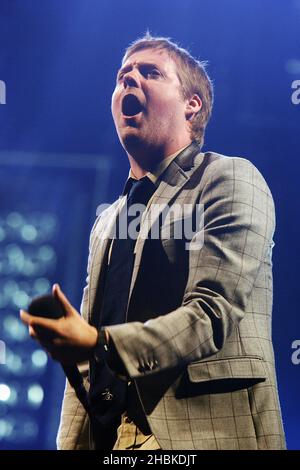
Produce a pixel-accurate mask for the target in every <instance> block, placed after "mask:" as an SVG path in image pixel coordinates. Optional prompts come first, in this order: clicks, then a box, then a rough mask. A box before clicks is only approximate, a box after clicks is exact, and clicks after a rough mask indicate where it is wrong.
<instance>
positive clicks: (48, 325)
mask: <svg viewBox="0 0 300 470" xmlns="http://www.w3.org/2000/svg"><path fill="white" fill-rule="evenodd" d="M20 318H21V320H22V322H23V323H24V324H25V325H28V326H33V327H35V326H41V327H43V328H45V329H49V330H51V331H54V332H57V328H58V321H57V320H53V319H51V318H43V317H36V316H33V315H30V314H29V313H28V312H25V310H20Z"/></svg>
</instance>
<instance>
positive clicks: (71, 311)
mask: <svg viewBox="0 0 300 470" xmlns="http://www.w3.org/2000/svg"><path fill="white" fill-rule="evenodd" d="M52 293H53V295H54V296H55V297H56V298H57V300H59V301H60V303H61V304H62V306H63V308H64V310H65V312H66V315H72V314H74V308H73V306H72V304H70V302H69V300H68V299H67V297H66V296H65V294H64V293H63V291H62V290H61V288H60V286H59V284H54V285H53V288H52Z"/></svg>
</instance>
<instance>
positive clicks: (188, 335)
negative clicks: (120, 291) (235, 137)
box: [108, 158, 275, 378]
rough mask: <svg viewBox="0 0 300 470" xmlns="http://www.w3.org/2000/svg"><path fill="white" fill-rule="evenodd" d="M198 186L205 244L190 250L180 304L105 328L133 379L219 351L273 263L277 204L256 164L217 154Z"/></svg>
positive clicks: (182, 364)
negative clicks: (259, 278) (264, 266)
mask: <svg viewBox="0 0 300 470" xmlns="http://www.w3.org/2000/svg"><path fill="white" fill-rule="evenodd" d="M199 188H200V203H201V204H203V205H204V225H203V228H202V229H203V233H202V235H203V240H204V243H203V246H202V247H201V248H200V249H197V250H189V255H188V256H189V277H188V282H187V285H186V289H185V294H184V298H183V302H182V305H181V306H180V307H179V308H177V309H176V310H174V311H172V312H170V313H168V314H166V315H163V316H159V317H157V318H154V319H151V320H148V321H147V322H146V323H140V322H131V323H126V324H122V325H115V326H110V327H108V332H109V334H110V337H111V338H112V340H113V342H114V345H115V347H116V349H117V351H118V353H119V355H120V357H121V359H122V361H123V363H124V365H125V367H126V369H127V372H128V374H129V376H130V377H132V378H137V377H140V376H144V375H145V374H151V373H156V372H160V371H162V370H164V369H168V368H172V367H176V366H184V365H186V364H189V363H191V362H194V361H199V360H201V359H204V358H207V357H209V356H212V355H214V354H216V353H218V352H219V351H220V350H221V349H222V348H223V346H224V344H225V342H226V340H227V338H228V337H229V336H230V334H231V332H232V330H233V328H234V327H235V325H237V324H238V322H240V320H241V319H242V318H243V316H244V313H245V310H246V306H247V302H248V299H249V296H250V294H251V291H252V288H253V285H254V282H255V279H256V276H257V274H258V271H259V268H260V266H261V264H262V263H264V262H268V263H269V262H271V261H270V259H271V249H272V246H273V240H272V237H273V233H274V227H275V215H274V204H273V199H272V196H271V193H270V190H269V188H268V186H267V184H266V182H265V180H264V178H263V177H262V175H261V174H260V173H259V171H258V170H257V169H256V168H255V167H254V165H253V164H252V163H250V162H249V161H248V160H245V159H242V158H222V159H219V160H216V161H214V162H213V163H211V164H210V165H209V166H208V168H207V169H206V171H205V173H204V175H203V178H202V181H201V185H200V187H199ZM198 237H199V234H198ZM164 282H167V280H164ZM153 365H154V366H153Z"/></svg>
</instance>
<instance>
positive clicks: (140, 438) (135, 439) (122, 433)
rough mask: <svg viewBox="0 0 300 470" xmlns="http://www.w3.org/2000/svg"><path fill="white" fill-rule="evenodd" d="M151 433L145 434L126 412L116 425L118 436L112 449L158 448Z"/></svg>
mask: <svg viewBox="0 0 300 470" xmlns="http://www.w3.org/2000/svg"><path fill="white" fill-rule="evenodd" d="M159 449H160V447H159V444H158V442H157V440H156V439H155V437H154V436H153V434H150V435H149V436H145V435H144V434H143V433H142V432H141V431H140V430H139V428H138V427H137V426H136V425H135V424H134V422H133V421H131V420H130V419H129V418H128V417H127V416H126V414H124V415H123V416H122V420H121V424H120V426H119V427H118V437H117V440H116V443H115V445H114V448H113V450H159Z"/></svg>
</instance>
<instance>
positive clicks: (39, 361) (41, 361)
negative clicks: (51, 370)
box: [31, 349, 48, 368]
mask: <svg viewBox="0 0 300 470" xmlns="http://www.w3.org/2000/svg"><path fill="white" fill-rule="evenodd" d="M31 361H32V364H33V365H34V367H37V368H41V367H45V366H46V364H47V362H48V357H47V354H46V353H45V351H43V350H42V349H37V350H36V351H34V352H33V353H32V354H31Z"/></svg>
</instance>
